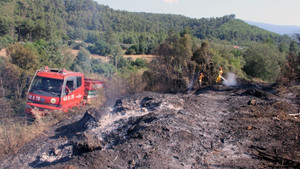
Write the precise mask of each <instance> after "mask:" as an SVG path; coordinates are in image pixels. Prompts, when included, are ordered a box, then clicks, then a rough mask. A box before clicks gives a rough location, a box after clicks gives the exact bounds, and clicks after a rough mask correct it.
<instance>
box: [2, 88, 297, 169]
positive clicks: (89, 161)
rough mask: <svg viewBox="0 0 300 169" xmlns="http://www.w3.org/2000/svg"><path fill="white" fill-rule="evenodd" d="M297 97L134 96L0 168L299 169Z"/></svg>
mask: <svg viewBox="0 0 300 169" xmlns="http://www.w3.org/2000/svg"><path fill="white" fill-rule="evenodd" d="M299 94H300V86H299V85H294V86H292V87H291V88H289V89H288V88H287V89H284V90H283V89H281V90H279V89H278V88H276V86H270V85H259V84H243V85H242V86H239V87H224V86H212V87H206V88H202V89H200V90H197V91H194V92H193V93H190V94H159V93H151V92H143V93H138V94H135V95H130V96H126V97H123V98H118V100H116V101H115V102H113V103H112V104H111V106H107V107H105V108H101V109H99V110H90V111H89V112H87V113H86V114H85V115H84V116H83V118H82V119H81V120H79V121H75V122H73V123H71V124H66V125H63V126H60V127H57V128H56V129H55V130H53V131H54V132H53V133H49V136H43V137H41V138H40V139H41V140H43V141H40V140H35V141H32V142H31V143H29V144H28V145H26V147H24V149H22V150H21V151H20V152H19V153H18V154H17V155H15V156H13V157H8V158H6V159H3V160H2V161H1V164H0V168H63V167H73V168H276V167H278V168H288V167H290V168H299V167H300V137H299V132H300V116H299ZM99 114H101V115H99ZM66 123H67V122H66Z"/></svg>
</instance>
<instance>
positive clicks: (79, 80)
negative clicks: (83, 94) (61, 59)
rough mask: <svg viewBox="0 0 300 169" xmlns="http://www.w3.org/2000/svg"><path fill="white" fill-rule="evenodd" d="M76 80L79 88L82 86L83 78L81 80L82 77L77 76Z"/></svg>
mask: <svg viewBox="0 0 300 169" xmlns="http://www.w3.org/2000/svg"><path fill="white" fill-rule="evenodd" d="M76 80H77V88H79V87H80V86H81V84H82V78H81V76H77V77H76Z"/></svg>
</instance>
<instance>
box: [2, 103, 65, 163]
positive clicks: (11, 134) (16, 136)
mask: <svg viewBox="0 0 300 169" xmlns="http://www.w3.org/2000/svg"><path fill="white" fill-rule="evenodd" d="M1 101H3V100H1ZM2 106H3V102H2ZM6 107H7V108H9V105H8V104H7V105H6ZM8 111H9V112H8ZM6 112H8V113H11V109H6ZM33 113H34V116H35V119H34V121H33V119H32V118H31V117H29V116H25V117H19V116H13V115H8V116H5V117H3V116H2V117H1V119H0V158H3V157H5V156H8V155H13V154H14V153H16V152H17V151H18V150H19V149H20V148H21V147H22V146H23V145H25V144H26V143H28V142H29V141H31V140H32V139H34V138H36V137H38V136H39V135H41V134H43V133H44V131H46V130H48V129H49V127H51V126H52V125H53V124H55V123H57V122H58V121H61V120H63V119H65V118H66V117H67V116H68V114H65V113H61V112H57V111H55V112H51V114H49V115H47V116H42V115H41V113H40V112H39V111H35V110H33Z"/></svg>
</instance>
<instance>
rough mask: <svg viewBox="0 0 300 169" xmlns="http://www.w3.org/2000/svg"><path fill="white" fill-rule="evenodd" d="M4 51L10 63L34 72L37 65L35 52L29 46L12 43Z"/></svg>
mask: <svg viewBox="0 0 300 169" xmlns="http://www.w3.org/2000/svg"><path fill="white" fill-rule="evenodd" d="M6 52H7V54H8V56H9V57H10V58H11V63H13V64H15V65H17V66H18V67H19V68H21V69H23V70H25V71H28V72H34V71H35V70H36V69H37V67H39V60H38V55H37V52H36V50H35V49H34V48H32V47H30V46H28V47H25V46H24V45H22V44H19V43H16V44H12V45H10V46H9V47H8V48H7V51H6Z"/></svg>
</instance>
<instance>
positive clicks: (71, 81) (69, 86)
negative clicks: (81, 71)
mask: <svg viewBox="0 0 300 169" xmlns="http://www.w3.org/2000/svg"><path fill="white" fill-rule="evenodd" d="M73 86H74V83H73V80H68V81H67V87H68V88H69V89H70V90H71V91H72V90H74V88H73Z"/></svg>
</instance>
